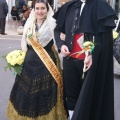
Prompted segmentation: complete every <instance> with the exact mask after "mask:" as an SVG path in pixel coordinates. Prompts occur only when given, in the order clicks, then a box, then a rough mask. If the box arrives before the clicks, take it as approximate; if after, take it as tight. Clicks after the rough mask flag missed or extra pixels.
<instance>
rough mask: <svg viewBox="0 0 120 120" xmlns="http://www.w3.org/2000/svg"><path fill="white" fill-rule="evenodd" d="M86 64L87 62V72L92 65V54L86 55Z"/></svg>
mask: <svg viewBox="0 0 120 120" xmlns="http://www.w3.org/2000/svg"><path fill="white" fill-rule="evenodd" d="M84 64H86V68H85V72H86V71H87V70H88V69H89V68H90V67H91V65H92V55H88V56H87V57H85V60H84Z"/></svg>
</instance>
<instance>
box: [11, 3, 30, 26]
mask: <svg viewBox="0 0 120 120" xmlns="http://www.w3.org/2000/svg"><path fill="white" fill-rule="evenodd" d="M31 10H32V8H31V6H30V7H28V6H27V5H26V4H23V5H22V6H21V4H20V6H18V7H16V6H13V7H12V9H11V16H12V19H13V20H18V21H20V22H21V24H22V26H24V25H25V22H26V21H27V18H28V17H29V14H30V12H31Z"/></svg>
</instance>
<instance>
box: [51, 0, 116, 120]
mask: <svg viewBox="0 0 120 120" xmlns="http://www.w3.org/2000/svg"><path fill="white" fill-rule="evenodd" d="M53 17H54V18H55V19H56V23H57V26H56V28H55V30H54V34H55V40H56V44H57V46H58V49H59V52H61V54H62V56H63V73H64V92H65V101H66V105H67V108H68V110H69V113H70V115H72V113H73V111H74V113H73V117H72V116H70V117H72V120H114V88H113V86H114V85H113V37H112V29H113V28H115V23H114V19H115V18H116V14H115V12H114V11H113V10H112V8H111V7H110V6H109V5H108V3H107V2H105V1H102V0H86V1H85V0H84V1H83V0H72V1H70V2H68V3H66V4H65V5H63V6H62V7H61V8H60V9H59V10H58V11H57V12H56V13H55V15H54V16H53ZM61 32H62V33H64V34H65V35H66V38H65V40H64V41H63V40H61V39H60V33H61ZM85 41H92V42H93V43H94V45H95V48H94V51H93V53H92V54H89V55H88V56H87V57H86V56H85V55H84V54H81V55H79V57H78V55H76V54H74V53H76V52H78V51H82V50H83V49H82V46H83V43H84V42H85ZM84 64H86V67H87V68H86V71H87V70H88V71H87V73H86V76H85V79H84V80H82V69H83V65H84Z"/></svg>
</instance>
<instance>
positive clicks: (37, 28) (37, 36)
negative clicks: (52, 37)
mask: <svg viewBox="0 0 120 120" xmlns="http://www.w3.org/2000/svg"><path fill="white" fill-rule="evenodd" d="M44 21H45V19H44V20H43V21H42V23H41V25H40V26H39V25H38V23H37V20H36V21H35V32H36V38H37V41H39V36H40V32H39V29H40V28H41V27H42V25H43V23H44Z"/></svg>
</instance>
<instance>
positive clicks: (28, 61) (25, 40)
mask: <svg viewBox="0 0 120 120" xmlns="http://www.w3.org/2000/svg"><path fill="white" fill-rule="evenodd" d="M33 7H34V10H32V12H31V14H30V17H29V19H28V21H27V22H26V25H25V28H24V34H23V37H22V44H21V45H22V50H23V51H27V52H26V57H25V60H24V63H23V69H22V72H21V74H20V76H19V75H17V76H16V79H15V83H14V86H13V88H12V91H11V94H10V99H9V103H8V108H7V117H8V118H10V120H67V116H66V111H65V108H64V105H63V89H62V88H63V86H62V77H61V72H60V66H59V59H58V56H57V52H56V49H55V47H54V39H53V29H54V27H55V20H54V19H53V18H52V15H53V12H52V9H51V7H50V6H49V5H48V3H47V2H46V1H45V0H36V1H35V3H34V5H33Z"/></svg>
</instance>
